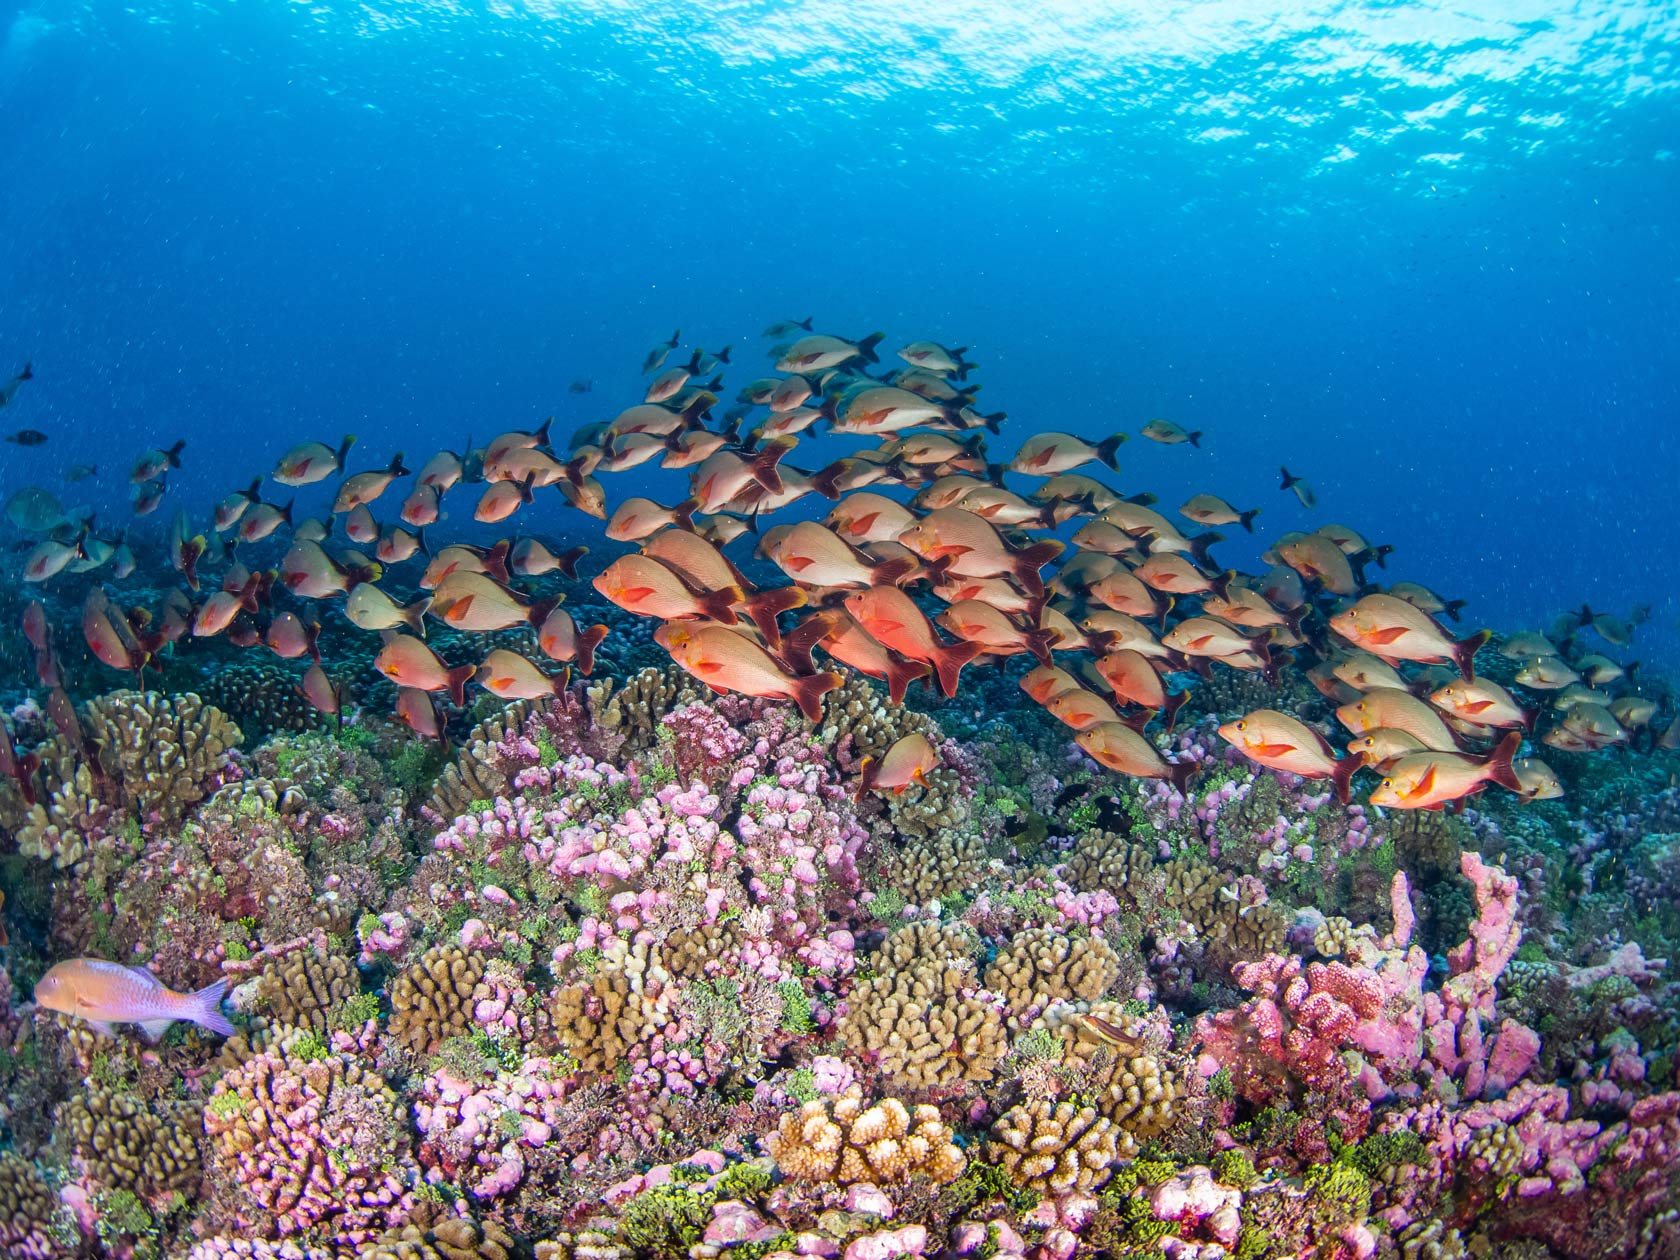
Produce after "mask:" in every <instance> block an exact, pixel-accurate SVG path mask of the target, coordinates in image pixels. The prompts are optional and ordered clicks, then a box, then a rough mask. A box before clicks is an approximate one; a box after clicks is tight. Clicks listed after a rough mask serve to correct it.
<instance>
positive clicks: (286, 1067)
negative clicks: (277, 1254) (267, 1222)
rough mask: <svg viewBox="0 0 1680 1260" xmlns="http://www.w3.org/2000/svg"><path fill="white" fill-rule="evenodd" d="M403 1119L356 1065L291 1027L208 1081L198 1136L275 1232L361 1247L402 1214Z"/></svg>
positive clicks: (396, 1104)
mask: <svg viewBox="0 0 1680 1260" xmlns="http://www.w3.org/2000/svg"><path fill="white" fill-rule="evenodd" d="M404 1112H405V1107H404V1105H403V1103H402V1101H401V1100H400V1099H399V1098H398V1097H397V1094H396V1092H395V1091H394V1090H392V1089H391V1087H390V1086H389V1085H388V1084H387V1083H386V1081H385V1079H384V1077H382V1076H380V1075H379V1073H377V1072H376V1071H374V1070H373V1069H372V1068H371V1067H369V1066H367V1064H365V1063H364V1062H363V1061H362V1060H361V1059H360V1058H358V1057H356V1056H355V1055H353V1054H350V1053H346V1052H344V1051H340V1050H337V1049H335V1048H333V1046H332V1045H331V1044H330V1043H329V1042H328V1041H327V1040H325V1039H323V1038H322V1037H321V1036H320V1034H318V1033H313V1032H305V1031H302V1030H292V1031H290V1032H288V1033H286V1034H284V1035H283V1036H281V1037H280V1038H279V1039H278V1040H277V1041H276V1043H275V1044H274V1045H273V1046H271V1047H270V1048H269V1049H268V1050H266V1051H264V1052H263V1053H261V1054H258V1055H256V1056H254V1057H252V1058H251V1059H249V1060H247V1061H246V1062H245V1063H243V1064H241V1065H240V1066H239V1067H237V1068H235V1069H233V1070H232V1071H230V1072H229V1073H228V1074H227V1075H225V1076H224V1077H222V1079H221V1080H220V1081H218V1082H217V1084H216V1089H215V1093H214V1094H213V1095H212V1096H211V1098H210V1101H209V1102H208V1103H207V1104H206V1105H205V1108H204V1131H205V1133H206V1134H207V1135H208V1136H209V1138H210V1142H211V1148H212V1150H213V1152H214V1158H215V1165H216V1169H217V1171H218V1174H219V1175H220V1176H222V1177H224V1178H226V1179H227V1180H228V1181H230V1182H231V1183H233V1184H234V1185H236V1186H237V1187H238V1188H239V1191H240V1192H241V1194H242V1195H243V1196H244V1197H245V1198H246V1199H247V1200H248V1202H249V1204H250V1206H251V1207H253V1208H259V1209H262V1210H263V1211H264V1212H266V1213H267V1214H269V1215H270V1216H271V1218H272V1220H273V1229H274V1230H275V1231H276V1232H277V1233H278V1234H279V1235H281V1236H286V1235H290V1234H296V1233H300V1232H302V1231H304V1230H307V1229H320V1230H324V1231H331V1232H332V1233H333V1234H334V1235H335V1236H337V1237H341V1238H344V1239H347V1240H350V1241H361V1240H363V1239H365V1238H367V1237H368V1236H370V1235H371V1234H373V1233H375V1232H377V1231H378V1230H381V1229H384V1228H386V1227H388V1226H389V1225H391V1224H392V1223H393V1221H394V1220H396V1219H401V1218H402V1217H403V1216H405V1215H406V1212H407V1203H406V1197H407V1196H406V1192H405V1191H406V1181H407V1179H406V1178H405V1176H404V1167H405V1165H407V1164H408V1159H409V1157H408V1127H407V1123H406V1120H405V1116H404Z"/></svg>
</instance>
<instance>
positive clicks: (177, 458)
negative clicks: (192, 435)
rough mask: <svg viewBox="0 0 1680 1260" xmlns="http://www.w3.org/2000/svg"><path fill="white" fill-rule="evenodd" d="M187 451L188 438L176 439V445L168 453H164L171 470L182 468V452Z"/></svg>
mask: <svg viewBox="0 0 1680 1260" xmlns="http://www.w3.org/2000/svg"><path fill="white" fill-rule="evenodd" d="M186 449H187V439H186V438H176V439H175V445H174V446H171V447H170V448H169V449H168V450H167V451H165V452H164V453H163V457H164V458H165V459H166V460H168V461H169V466H170V467H171V468H179V467H180V466H181V452H182V451H184V450H186Z"/></svg>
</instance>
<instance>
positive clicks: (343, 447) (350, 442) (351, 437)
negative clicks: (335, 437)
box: [338, 433, 356, 468]
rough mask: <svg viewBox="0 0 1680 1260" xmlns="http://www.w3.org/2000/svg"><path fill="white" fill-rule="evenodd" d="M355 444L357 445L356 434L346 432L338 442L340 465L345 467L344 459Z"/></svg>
mask: <svg viewBox="0 0 1680 1260" xmlns="http://www.w3.org/2000/svg"><path fill="white" fill-rule="evenodd" d="M354 445H356V435H355V434H354V433H346V434H345V435H344V437H343V439H342V440H341V441H340V442H339V444H338V466H339V467H340V468H343V467H344V460H345V458H346V457H347V456H348V455H349V454H350V448H351V447H352V446H354Z"/></svg>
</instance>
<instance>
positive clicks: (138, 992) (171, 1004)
mask: <svg viewBox="0 0 1680 1260" xmlns="http://www.w3.org/2000/svg"><path fill="white" fill-rule="evenodd" d="M226 992H227V981H226V980H217V981H216V982H215V983H214V984H208V985H206V986H205V987H204V988H202V989H200V990H198V991H197V992H196V993H177V992H175V990H174V989H171V988H169V987H168V986H167V985H165V984H164V983H163V982H162V981H161V980H159V979H158V978H157V977H156V976H154V975H153V974H152V973H151V972H149V971H147V970H146V969H145V968H144V967H124V966H121V965H120V964H118V963H113V962H104V961H102V960H100V959H98V958H72V959H70V960H69V961H68V962H61V963H59V964H58V965H57V966H55V967H53V968H52V970H50V971H48V972H47V974H46V975H44V976H42V977H41V978H40V980H38V981H37V982H36V984H35V1004H36V1005H37V1006H39V1007H41V1008H42V1009H44V1010H49V1011H58V1012H60V1013H62V1014H65V1015H73V1016H75V1017H76V1018H77V1019H83V1020H86V1021H87V1022H88V1023H89V1024H91V1025H93V1027H94V1029H95V1030H96V1031H98V1032H100V1033H103V1034H104V1035H106V1036H110V1035H111V1033H112V1031H113V1029H112V1027H111V1026H112V1025H113V1024H139V1025H140V1027H141V1028H142V1029H144V1030H145V1033H146V1036H147V1037H149V1038H150V1039H151V1040H153V1041H156V1040H157V1039H158V1038H159V1037H162V1036H163V1034H164V1033H166V1032H168V1031H169V1026H170V1025H171V1024H173V1023H174V1022H175V1021H176V1020H178V1019H185V1020H189V1021H191V1022H192V1023H194V1024H197V1025H198V1026H199V1027H200V1028H202V1029H204V1030H206V1031H207V1032H213V1033H217V1034H219V1035H220V1036H223V1037H231V1036H232V1035H233V1025H232V1024H230V1023H228V1021H227V1017H226V1016H225V1015H223V1014H222V1010H221V1007H222V995H223V994H224V993H226Z"/></svg>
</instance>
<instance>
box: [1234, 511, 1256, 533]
mask: <svg viewBox="0 0 1680 1260" xmlns="http://www.w3.org/2000/svg"><path fill="white" fill-rule="evenodd" d="M1259 515H1260V509H1259V508H1249V510H1248V511H1246V512H1238V513H1237V519H1238V520H1240V521H1241V522H1242V527H1243V528H1244V529H1245V530H1247V531H1248V532H1249V533H1251V534H1252V533H1253V532H1254V518H1255V517H1256V516H1259Z"/></svg>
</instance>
